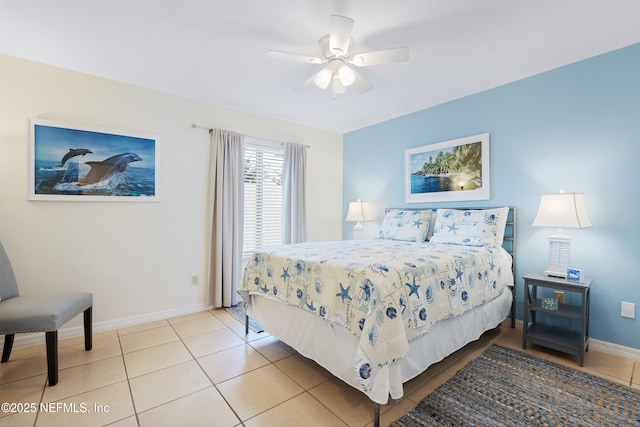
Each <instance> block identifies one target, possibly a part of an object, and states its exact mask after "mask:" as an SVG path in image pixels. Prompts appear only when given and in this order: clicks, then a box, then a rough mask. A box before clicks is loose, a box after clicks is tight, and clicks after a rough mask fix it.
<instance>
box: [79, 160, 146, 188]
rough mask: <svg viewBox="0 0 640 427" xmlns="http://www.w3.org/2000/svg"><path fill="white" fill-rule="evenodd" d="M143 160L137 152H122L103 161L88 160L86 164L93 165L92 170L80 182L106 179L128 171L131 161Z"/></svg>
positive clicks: (93, 182) (80, 183)
mask: <svg viewBox="0 0 640 427" xmlns="http://www.w3.org/2000/svg"><path fill="white" fill-rule="evenodd" d="M141 160H142V158H141V157H140V156H138V155H137V154H135V153H122V154H118V155H117V156H113V157H109V158H108V159H106V160H103V161H101V162H86V163H85V165H89V166H91V170H90V171H89V173H88V174H87V175H86V176H85V177H84V178H82V179H80V182H79V183H78V184H79V185H88V184H95V183H96V182H100V181H104V180H105V179H109V178H111V177H112V176H113V175H115V174H116V173H118V172H124V171H126V170H127V168H128V167H129V163H132V162H139V161H141Z"/></svg>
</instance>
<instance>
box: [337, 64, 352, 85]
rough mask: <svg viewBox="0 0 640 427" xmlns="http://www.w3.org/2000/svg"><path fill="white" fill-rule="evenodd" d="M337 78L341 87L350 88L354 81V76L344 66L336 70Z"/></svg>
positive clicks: (350, 70)
mask: <svg viewBox="0 0 640 427" xmlns="http://www.w3.org/2000/svg"><path fill="white" fill-rule="evenodd" d="M338 77H339V78H340V82H341V83H342V85H343V86H351V85H352V84H353V82H354V81H356V74H355V73H354V72H353V70H352V69H351V68H349V67H348V66H346V65H343V66H341V67H340V68H338Z"/></svg>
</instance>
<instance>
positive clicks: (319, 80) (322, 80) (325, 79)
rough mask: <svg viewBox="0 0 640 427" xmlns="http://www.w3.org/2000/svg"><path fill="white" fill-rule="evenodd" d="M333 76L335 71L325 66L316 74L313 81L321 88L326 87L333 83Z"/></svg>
mask: <svg viewBox="0 0 640 427" xmlns="http://www.w3.org/2000/svg"><path fill="white" fill-rule="evenodd" d="M332 77H333V73H332V72H331V70H330V69H329V68H328V67H327V68H324V69H322V70H320V71H319V72H318V74H316V76H315V77H314V79H313V82H314V83H315V84H316V86H318V87H319V88H320V89H326V88H327V87H328V86H329V83H331V78H332Z"/></svg>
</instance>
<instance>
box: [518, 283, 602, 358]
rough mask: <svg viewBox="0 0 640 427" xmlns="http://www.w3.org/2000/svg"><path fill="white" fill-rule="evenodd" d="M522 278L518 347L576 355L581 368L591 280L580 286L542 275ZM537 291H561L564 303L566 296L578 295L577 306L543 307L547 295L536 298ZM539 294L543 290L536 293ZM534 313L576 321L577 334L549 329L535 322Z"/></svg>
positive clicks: (587, 332)
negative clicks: (521, 305) (522, 298)
mask: <svg viewBox="0 0 640 427" xmlns="http://www.w3.org/2000/svg"><path fill="white" fill-rule="evenodd" d="M523 278H524V322H523V326H522V348H523V349H524V348H527V342H531V343H534V344H538V345H541V346H544V347H547V348H552V349H554V350H558V351H561V352H563V353H568V354H573V355H575V356H578V358H579V360H580V366H584V353H585V351H588V350H589V299H590V290H591V279H585V281H584V283H575V282H570V281H568V280H565V279H561V278H557V277H550V276H545V275H543V274H538V273H533V274H527V275H526V276H524V277H523ZM538 288H548V289H551V290H553V291H564V292H565V294H564V298H565V301H566V299H567V297H568V295H567V293H568V292H571V293H576V294H578V295H579V296H580V305H579V306H577V305H569V304H563V303H560V304H557V306H556V307H553V305H551V306H550V305H548V304H543V300H544V298H545V297H547V296H550V295H547V294H548V293H550V292H549V291H547V292H545V297H542V296H541V295H538ZM540 294H543V291H540ZM550 307H552V308H550ZM538 313H544V314H545V315H549V316H554V317H558V318H565V319H570V320H576V321H577V322H578V324H579V326H580V332H575V331H572V330H570V329H569V328H564V327H559V326H550V325H546V324H543V323H538V322H537V319H536V317H537V315H538Z"/></svg>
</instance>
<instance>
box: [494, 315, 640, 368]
mask: <svg viewBox="0 0 640 427" xmlns="http://www.w3.org/2000/svg"><path fill="white" fill-rule="evenodd" d="M522 323H523V322H522V320H518V319H516V329H520V330H522ZM502 325H503V326H508V327H511V318H508V319H506V320H505V321H504V322H502ZM589 350H595V351H599V352H600V353H604V354H609V355H611V356H618V357H624V358H626V359H631V360H640V349H637V348H633V347H625V346H623V345H620V344H614V343H611V342H607V341H601V340H597V339H594V338H589Z"/></svg>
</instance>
